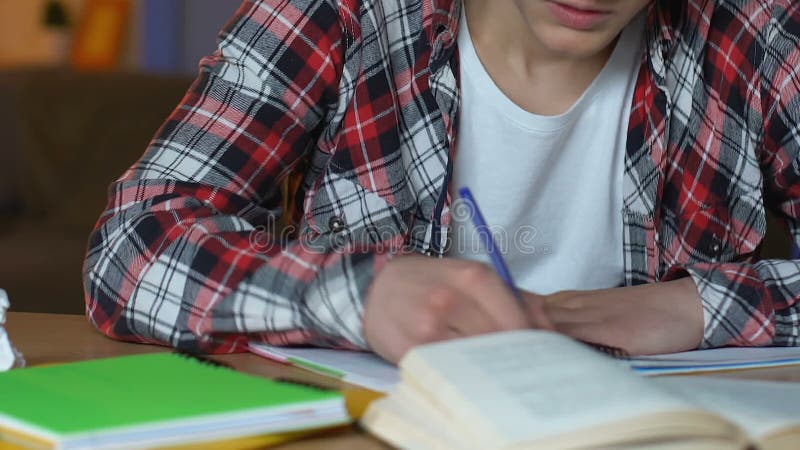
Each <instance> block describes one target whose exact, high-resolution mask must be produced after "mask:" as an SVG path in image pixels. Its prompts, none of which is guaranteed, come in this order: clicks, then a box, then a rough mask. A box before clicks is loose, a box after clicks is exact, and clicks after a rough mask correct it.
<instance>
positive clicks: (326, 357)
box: [250, 342, 800, 392]
mask: <svg viewBox="0 0 800 450" xmlns="http://www.w3.org/2000/svg"><path fill="white" fill-rule="evenodd" d="M250 351H251V352H253V353H255V354H257V355H260V356H263V357H265V358H269V359H273V360H276V361H280V362H283V363H288V364H293V365H296V366H298V367H303V368H305V369H308V370H311V371H314V372H317V373H320V374H322V375H327V376H330V377H334V378H338V379H340V380H342V381H346V382H348V383H351V384H354V385H358V386H363V387H366V388H368V389H372V390H375V391H379V392H389V391H391V390H392V388H393V387H394V386H396V385H397V384H398V383H399V382H400V373H399V371H398V370H397V368H396V367H395V366H394V365H393V364H390V363H388V362H386V361H385V360H383V359H381V358H380V357H378V356H376V355H375V354H373V353H365V352H354V351H343V350H328V349H318V348H299V347H275V346H271V345H266V344H260V343H255V342H251V343H250ZM620 364H624V365H628V366H629V367H631V368H632V369H633V370H635V371H636V372H639V373H641V374H642V375H648V376H649V375H665V374H681V373H694V372H714V371H722V370H735V369H752V368H759V367H776V366H787V365H794V364H800V348H798V347H760V348H719V349H713V350H697V351H692V352H683V353H671V354H665V355H654V356H644V357H640V358H634V359H631V360H625V361H620Z"/></svg>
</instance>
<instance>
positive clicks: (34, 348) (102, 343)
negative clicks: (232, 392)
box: [6, 313, 390, 450]
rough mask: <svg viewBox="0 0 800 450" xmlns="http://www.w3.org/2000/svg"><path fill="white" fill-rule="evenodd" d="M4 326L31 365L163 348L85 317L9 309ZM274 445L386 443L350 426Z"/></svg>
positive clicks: (262, 363)
mask: <svg viewBox="0 0 800 450" xmlns="http://www.w3.org/2000/svg"><path fill="white" fill-rule="evenodd" d="M6 327H7V330H8V334H9V336H10V337H11V342H12V343H13V344H14V346H15V347H17V348H18V349H19V350H20V351H21V352H22V354H23V355H25V360H26V361H27V363H28V365H29V366H36V365H39V364H48V363H59V362H71V361H82V360H87V359H95V358H104V357H110V356H121V355H132V354H137V353H151V352H163V351H167V349H166V348H164V347H158V346H154V345H140V344H129V343H125V342H118V341H114V340H111V339H108V338H106V337H105V336H103V335H101V334H100V333H98V332H97V331H96V330H95V329H94V328H93V327H92V326H91V325H90V324H89V323H88V322H87V320H86V318H85V317H83V316H72V315H59V314H32V313H9V316H8V323H7V324H6ZM218 358H219V359H220V360H222V361H225V362H227V363H229V364H231V365H232V366H233V367H235V368H236V369H237V370H241V371H243V372H247V373H250V374H254V375H260V376H265V377H270V378H277V377H280V378H289V379H293V380H298V381H306V382H311V383H315V384H318V385H323V386H328V387H333V388H342V387H346V386H345V385H344V384H342V383H338V382H336V381H335V380H331V379H330V378H325V377H322V376H319V375H316V374H314V373H311V372H307V371H305V370H301V369H297V368H294V367H290V366H285V365H283V364H279V363H276V362H272V361H269V360H266V359H264V358H261V357H258V356H255V355H249V354H238V355H225V356H220V357H218ZM273 448H275V449H280V450H311V449H326V450H327V449H330V450H385V449H389V448H390V447H388V446H386V445H384V444H382V443H381V442H380V441H378V440H377V439H375V438H373V437H371V436H369V435H367V434H366V433H363V432H360V431H358V430H357V429H356V428H355V427H353V430H352V432H348V433H339V434H336V435H335V436H328V437H325V438H310V439H305V440H301V441H297V442H292V443H288V444H285V445H281V446H278V447H273Z"/></svg>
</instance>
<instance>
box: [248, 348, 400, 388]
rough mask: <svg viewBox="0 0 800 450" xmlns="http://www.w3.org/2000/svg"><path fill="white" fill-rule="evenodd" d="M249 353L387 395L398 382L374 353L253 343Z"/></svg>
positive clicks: (392, 368)
mask: <svg viewBox="0 0 800 450" xmlns="http://www.w3.org/2000/svg"><path fill="white" fill-rule="evenodd" d="M250 352H252V353H254V354H256V355H259V356H262V357H264V358H268V359H271V360H273V361H278V362H282V363H285V364H291V365H294V366H297V367H302V368H304V369H306V370H310V371H312V372H316V373H318V374H321V375H325V376H328V377H332V378H337V379H339V380H342V381H344V382H347V383H350V384H354V385H356V386H361V387H365V388H367V389H370V390H373V391H377V392H389V391H390V390H391V389H392V388H393V387H394V386H395V385H396V384H397V383H399V382H400V372H399V371H398V370H397V367H395V365H394V364H391V363H389V362H386V360H384V359H383V358H381V357H380V356H378V355H376V354H374V353H369V352H356V351H348V350H330V349H324V348H310V347H275V346H272V345H267V344H259V343H254V342H251V343H250Z"/></svg>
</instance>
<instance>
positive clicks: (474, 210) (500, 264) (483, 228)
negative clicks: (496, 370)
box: [458, 187, 630, 359]
mask: <svg viewBox="0 0 800 450" xmlns="http://www.w3.org/2000/svg"><path fill="white" fill-rule="evenodd" d="M458 195H459V197H461V199H462V200H463V201H464V204H466V205H467V209H468V210H469V214H470V216H471V217H472V223H473V224H475V228H476V229H477V231H478V236H479V237H480V239H481V242H482V243H483V246H484V247H486V253H488V254H489V258H491V260H492V265H493V266H494V270H495V271H496V272H497V274H498V275H499V276H500V278H502V279H503V281H505V282H506V285H508V288H509V289H511V292H513V293H514V296H515V297H517V301H519V303H520V305H522V307H523V308H525V307H526V305H525V299H524V298H523V297H522V294H521V293H520V292H519V289H517V285H516V284H515V283H514V279H513V278H512V277H511V271H509V270H508V266H506V262H505V260H504V259H503V255H501V254H500V250H499V249H498V248H497V244H496V243H495V242H494V237H492V233H491V232H490V231H489V225H487V224H486V219H484V218H483V214H482V213H481V210H480V208H478V202H476V201H475V197H473V196H472V192H471V191H470V190H469V188H466V187H463V188H461V189H459V190H458ZM579 342H583V343H584V344H586V345H589V346H591V347H593V348H594V349H596V350H598V351H600V352H602V353H605V354H607V355H611V356H613V357H614V358H618V359H629V358H630V355H629V354H628V352H626V351H625V350H623V349H621V348H618V347H613V346H610V345H604V344H597V343H594V342H587V341H579Z"/></svg>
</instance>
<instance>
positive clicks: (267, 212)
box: [84, 0, 800, 361]
mask: <svg viewBox="0 0 800 450" xmlns="http://www.w3.org/2000/svg"><path fill="white" fill-rule="evenodd" d="M798 39H800V7H798V6H797V5H796V4H795V2H792V1H789V0H773V1H768V0H738V1H729V2H712V1H706V2H683V1H673V2H670V1H655V2H649V1H647V0H564V1H549V0H502V1H497V0H492V1H490V0H463V1H460V0H414V1H399V0H369V1H368V0H361V1H359V0H263V1H246V2H245V3H244V4H243V5H242V7H241V8H240V10H239V12H238V13H237V15H236V17H235V18H234V19H233V20H232V21H231V22H230V24H229V25H228V26H227V28H226V29H225V30H224V32H223V33H222V34H221V40H220V45H219V51H218V52H217V53H215V54H214V55H212V56H210V57H208V58H206V59H204V60H203V61H202V63H201V70H200V75H199V77H198V79H197V80H196V82H195V83H194V85H193V86H192V88H191V89H190V91H189V93H188V94H187V96H186V98H185V99H184V100H183V102H182V103H181V105H179V107H178V108H177V109H176V110H175V112H174V113H173V114H172V116H171V117H170V118H169V119H168V121H167V122H166V124H165V125H164V127H162V129H161V130H160V131H159V133H158V135H157V136H156V138H155V140H154V141H153V142H152V144H151V146H150V148H149V149H148V151H147V152H146V153H145V156H144V157H143V158H142V160H140V161H139V162H138V163H136V164H135V165H134V166H133V167H132V168H131V169H130V170H129V171H127V172H126V173H125V174H124V175H123V176H122V177H121V178H120V180H119V181H118V182H116V183H115V184H114V185H113V186H112V190H111V198H110V201H109V205H108V208H107V210H106V212H105V213H104V214H103V215H102V216H101V218H100V221H99V223H98V225H97V228H96V230H95V232H94V233H93V235H92V237H91V240H90V245H89V252H88V255H87V261H86V265H85V268H84V274H85V284H86V294H87V311H88V315H89V317H90V318H91V319H92V321H93V322H94V323H95V325H96V326H98V328H99V329H100V330H101V331H103V332H104V333H106V334H108V335H109V336H112V337H115V338H120V339H127V340H134V341H140V342H154V343H161V344H167V345H172V346H177V347H189V348H194V349H202V350H207V351H217V352H229V351H237V350H241V349H243V348H244V344H245V343H246V342H247V340H248V339H262V340H266V341H269V342H271V343H275V344H308V343H310V344H317V345H332V346H340V347H355V348H369V349H371V350H373V351H375V352H377V353H379V354H381V355H382V356H384V357H385V358H387V359H389V360H392V361H397V360H398V359H399V358H400V357H402V355H403V354H404V353H405V352H406V351H407V350H408V349H409V348H411V347H412V346H414V345H418V344H420V343H425V342H430V341H434V340H441V339H450V338H455V337H459V336H468V335H473V334H479V333H487V332H493V331H500V330H508V329H514V328H523V327H530V326H535V327H542V328H548V329H555V330H557V331H559V332H562V333H566V334H569V335H571V336H574V337H576V338H580V339H584V340H587V341H593V342H598V343H603V344H609V345H613V346H618V347H622V348H624V349H626V350H628V351H629V352H631V353H634V354H647V353H660V352H672V351H681V350H689V349H693V348H697V347H715V346H724V345H797V344H798V338H799V337H800V329H799V327H800V318H798V317H800V304H798V302H797V299H798V296H800V265H799V264H798V262H796V261H784V260H780V261H779V260H769V261H759V260H758V259H757V250H758V247H759V243H760V241H761V239H762V238H763V235H764V233H765V231H766V230H765V228H766V226H765V219H764V206H765V204H769V205H770V206H772V207H774V208H775V209H776V210H777V211H778V212H779V213H780V214H781V215H782V216H783V217H784V218H785V219H786V221H787V223H788V225H789V229H790V231H791V233H792V235H793V236H795V240H797V239H798V234H800V233H798V229H797V219H798V217H800V200H799V199H800V183H798V167H800V165H799V164H798V163H800V160H798V154H799V153H800V129H799V128H798V119H800V117H799V116H800V109H798V106H799V105H800V104H798V98H800V97H798V93H800V76H798V74H797V72H796V70H795V67H797V62H798V61H800V52H799V51H798ZM304 164H305V166H304ZM300 167H303V169H302V170H300V172H301V173H302V175H303V184H302V189H301V190H300V200H299V201H298V202H297V204H296V205H293V206H294V207H296V209H297V211H299V214H298V215H299V221H298V222H299V223H298V226H299V230H298V236H296V237H295V238H293V239H291V240H288V241H285V242H284V240H282V239H279V238H278V237H277V236H275V235H274V234H270V233H265V232H264V230H265V229H268V231H272V230H269V228H271V227H270V226H269V224H271V223H274V220H275V219H276V218H277V217H278V216H279V215H280V213H281V211H280V210H279V207H280V195H279V187H280V183H281V181H282V180H283V179H284V178H285V177H286V176H287V174H289V173H290V172H292V171H298V170H299V168H300ZM461 185H469V186H470V187H472V188H473V190H474V191H475V195H476V197H477V198H478V200H479V202H480V203H481V205H482V207H483V208H484V209H485V211H484V212H485V213H486V216H487V218H488V219H489V221H490V222H491V223H492V225H493V226H497V227H498V229H499V230H502V231H504V232H505V233H507V235H508V236H514V238H513V239H512V238H509V239H508V242H509V245H508V246H507V252H506V253H507V254H506V257H507V259H508V260H509V264H510V266H511V269H512V272H514V275H515V278H516V279H517V281H518V282H519V284H520V288H521V289H523V290H525V291H526V294H525V296H526V299H527V304H526V305H525V306H524V307H521V306H519V305H518V304H517V303H516V302H515V300H514V297H513V296H512V295H511V293H510V292H509V290H508V289H507V288H506V287H505V286H504V285H503V283H502V281H501V280H500V279H499V278H498V277H497V275H495V274H494V273H493V272H492V270H491V268H489V267H487V266H486V265H484V264H482V263H481V262H479V261H475V260H480V259H481V258H482V255H481V254H480V251H479V249H475V248H473V247H474V246H473V245H471V238H470V236H471V235H472V234H473V230H472V229H471V228H470V226H469V220H468V217H462V215H460V214H458V211H459V208H458V202H457V201H455V200H454V199H453V198H452V195H451V192H453V189H454V188H456V187H459V186H461ZM525 227H529V228H530V227H532V228H530V230H529V231H532V232H533V233H534V236H535V240H537V242H538V243H539V244H541V245H539V246H534V247H535V248H534V250H536V249H539V248H542V247H544V248H546V249H548V251H530V248H528V247H530V246H526V245H521V244H523V243H527V241H528V240H529V239H528V240H525V242H521V240H520V239H518V235H519V230H523V229H525ZM421 255H426V256H421Z"/></svg>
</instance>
